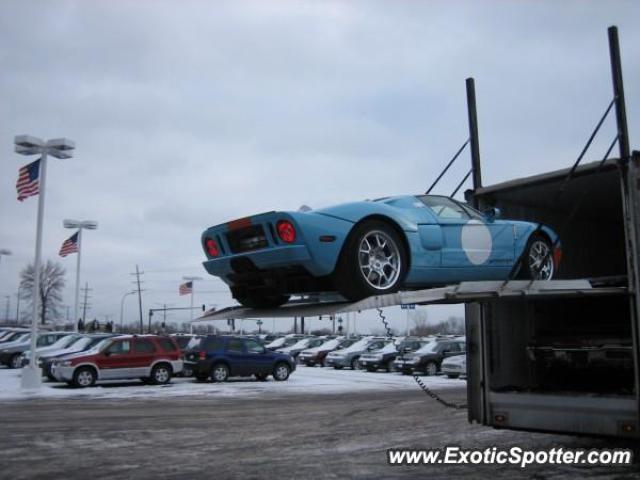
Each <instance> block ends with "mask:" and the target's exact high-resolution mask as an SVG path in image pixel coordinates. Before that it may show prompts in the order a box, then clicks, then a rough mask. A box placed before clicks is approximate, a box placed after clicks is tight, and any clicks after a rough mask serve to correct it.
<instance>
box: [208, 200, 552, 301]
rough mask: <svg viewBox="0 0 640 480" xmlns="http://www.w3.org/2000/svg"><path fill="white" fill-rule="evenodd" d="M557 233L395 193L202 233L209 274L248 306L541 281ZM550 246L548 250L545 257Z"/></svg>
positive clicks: (494, 213) (490, 212)
mask: <svg viewBox="0 0 640 480" xmlns="http://www.w3.org/2000/svg"><path fill="white" fill-rule="evenodd" d="M557 238H558V236H557V234H556V233H555V232H554V231H553V230H552V229H551V228H549V227H548V226H545V225H540V224H538V223H535V222H525V221H515V220H501V219H500V211H499V210H498V209H495V208H490V209H487V210H486V211H484V212H479V211H477V210H475V209H473V208H472V207H470V206H469V205H467V204H465V203H461V202H458V201H457V200H454V199H453V198H450V197H446V196H441V195H403V196H394V197H385V198H380V199H377V200H374V201H361V202H353V203H346V204H342V205H337V206H334V207H329V208H325V209H321V210H309V211H298V212H268V213H263V214H259V215H253V216H250V217H246V218H242V219H238V220H234V221H231V222H227V223H222V224H220V225H216V226H213V227H210V228H208V229H207V230H206V231H205V232H204V233H203V234H202V238H201V242H202V247H203V249H204V252H205V255H206V261H205V262H204V263H203V265H204V267H205V269H206V270H207V272H208V273H209V274H211V275H215V276H217V277H219V278H220V279H221V280H222V281H224V282H225V283H226V284H227V285H229V288H230V290H231V294H232V295H233V297H234V298H235V299H236V300H237V301H238V302H240V303H241V304H242V305H244V306H246V307H250V308H269V307H277V306H280V305H282V304H284V303H286V302H287V301H288V299H289V297H290V295H292V294H299V293H307V292H334V291H337V292H338V293H339V294H341V295H342V296H343V297H345V298H346V299H348V300H350V301H356V300H360V299H362V298H365V297H368V296H371V295H380V294H385V293H392V292H394V291H397V290H398V289H400V288H402V287H405V288H424V287H429V286H433V285H442V284H447V283H455V282H460V281H469V280H506V279H507V278H509V276H510V274H511V272H512V270H513V269H514V267H515V266H516V264H517V263H518V261H519V260H520V259H521V258H522V263H521V265H520V269H519V271H520V274H521V276H523V277H525V278H533V279H543V280H547V279H550V278H552V277H553V274H554V272H555V271H556V270H557V268H558V264H559V262H560V258H561V251H560V248H559V243H558V242H557ZM552 249H553V251H552Z"/></svg>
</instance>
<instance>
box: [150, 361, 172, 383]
mask: <svg viewBox="0 0 640 480" xmlns="http://www.w3.org/2000/svg"><path fill="white" fill-rule="evenodd" d="M172 376H173V371H172V369H171V366H170V365H168V364H166V363H159V364H158V365H156V366H155V367H153V369H152V370H151V383H153V384H154V385H166V384H167V383H169V382H170V381H171V377H172Z"/></svg>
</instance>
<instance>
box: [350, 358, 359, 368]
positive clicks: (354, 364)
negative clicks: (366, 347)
mask: <svg viewBox="0 0 640 480" xmlns="http://www.w3.org/2000/svg"><path fill="white" fill-rule="evenodd" d="M351 370H360V358H359V357H356V358H354V359H353V360H351Z"/></svg>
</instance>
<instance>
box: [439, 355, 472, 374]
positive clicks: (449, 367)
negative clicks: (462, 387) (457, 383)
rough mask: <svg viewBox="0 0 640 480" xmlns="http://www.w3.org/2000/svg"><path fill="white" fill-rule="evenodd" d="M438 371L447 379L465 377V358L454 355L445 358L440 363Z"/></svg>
mask: <svg viewBox="0 0 640 480" xmlns="http://www.w3.org/2000/svg"><path fill="white" fill-rule="evenodd" d="M440 370H441V371H442V373H443V374H445V375H446V376H447V377H449V378H458V377H466V376H467V356H466V355H454V356H453V357H447V358H445V359H444V360H443V361H442V365H441V366H440Z"/></svg>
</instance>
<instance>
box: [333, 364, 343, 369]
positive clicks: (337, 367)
mask: <svg viewBox="0 0 640 480" xmlns="http://www.w3.org/2000/svg"><path fill="white" fill-rule="evenodd" d="M333 368H335V369H336V370H342V369H343V368H344V367H343V366H342V365H334V366H333Z"/></svg>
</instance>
